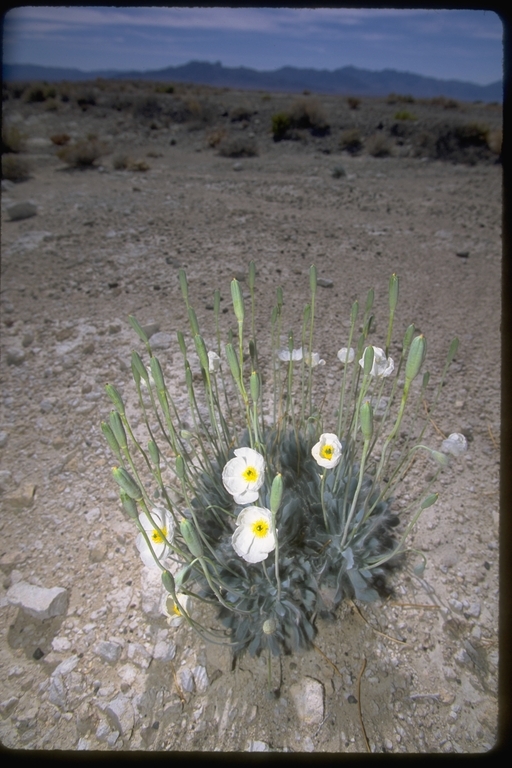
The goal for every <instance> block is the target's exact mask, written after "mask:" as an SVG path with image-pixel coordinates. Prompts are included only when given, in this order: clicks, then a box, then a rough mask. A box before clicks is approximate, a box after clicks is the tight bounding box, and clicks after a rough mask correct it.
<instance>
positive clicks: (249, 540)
mask: <svg viewBox="0 0 512 768" xmlns="http://www.w3.org/2000/svg"><path fill="white" fill-rule="evenodd" d="M236 524H237V529H236V531H235V532H234V534H233V536H232V537H231V543H232V544H233V549H234V550H235V552H236V553H237V555H240V557H243V558H244V560H246V561H247V562H248V563H259V562H261V561H262V560H265V559H266V558H267V557H268V554H269V552H272V550H273V549H275V546H276V541H275V538H274V534H273V532H272V512H271V511H270V509H266V508H265V507H246V508H245V509H243V510H242V511H241V512H240V514H239V515H238V517H237V520H236Z"/></svg>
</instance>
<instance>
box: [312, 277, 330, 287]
mask: <svg viewBox="0 0 512 768" xmlns="http://www.w3.org/2000/svg"><path fill="white" fill-rule="evenodd" d="M316 283H317V285H319V286H320V287H321V288H332V287H333V285H334V283H333V281H332V280H328V279H327V278H326V277H318V278H317V281H316Z"/></svg>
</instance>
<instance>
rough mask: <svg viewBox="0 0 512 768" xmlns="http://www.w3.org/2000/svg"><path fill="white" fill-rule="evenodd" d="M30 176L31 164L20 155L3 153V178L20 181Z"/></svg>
mask: <svg viewBox="0 0 512 768" xmlns="http://www.w3.org/2000/svg"><path fill="white" fill-rule="evenodd" d="M29 178H30V165H29V163H28V162H27V161H26V160H25V158H23V157H20V156H19V155H13V154H8V155H2V179H7V180H8V181H14V182H20V181H26V180H27V179H29Z"/></svg>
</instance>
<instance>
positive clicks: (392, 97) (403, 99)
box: [386, 93, 415, 104]
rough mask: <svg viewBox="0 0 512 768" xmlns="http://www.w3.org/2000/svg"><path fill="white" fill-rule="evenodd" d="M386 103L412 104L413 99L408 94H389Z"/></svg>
mask: <svg viewBox="0 0 512 768" xmlns="http://www.w3.org/2000/svg"><path fill="white" fill-rule="evenodd" d="M386 101H387V103H388V104H414V102H415V98H414V96H411V95H410V94H405V95H403V94H401V93H390V94H388V97H387V99H386Z"/></svg>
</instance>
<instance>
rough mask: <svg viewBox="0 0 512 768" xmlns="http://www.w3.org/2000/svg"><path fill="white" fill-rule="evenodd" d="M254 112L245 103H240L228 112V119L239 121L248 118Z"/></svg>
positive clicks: (234, 121)
mask: <svg viewBox="0 0 512 768" xmlns="http://www.w3.org/2000/svg"><path fill="white" fill-rule="evenodd" d="M253 114H254V110H253V109H251V108H250V107H249V106H248V105H247V104H240V105H239V106H237V107H234V108H233V109H232V110H231V112H230V113H229V119H230V120H231V122H232V123H236V122H241V121H242V120H250V119H251V117H252V116H253Z"/></svg>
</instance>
